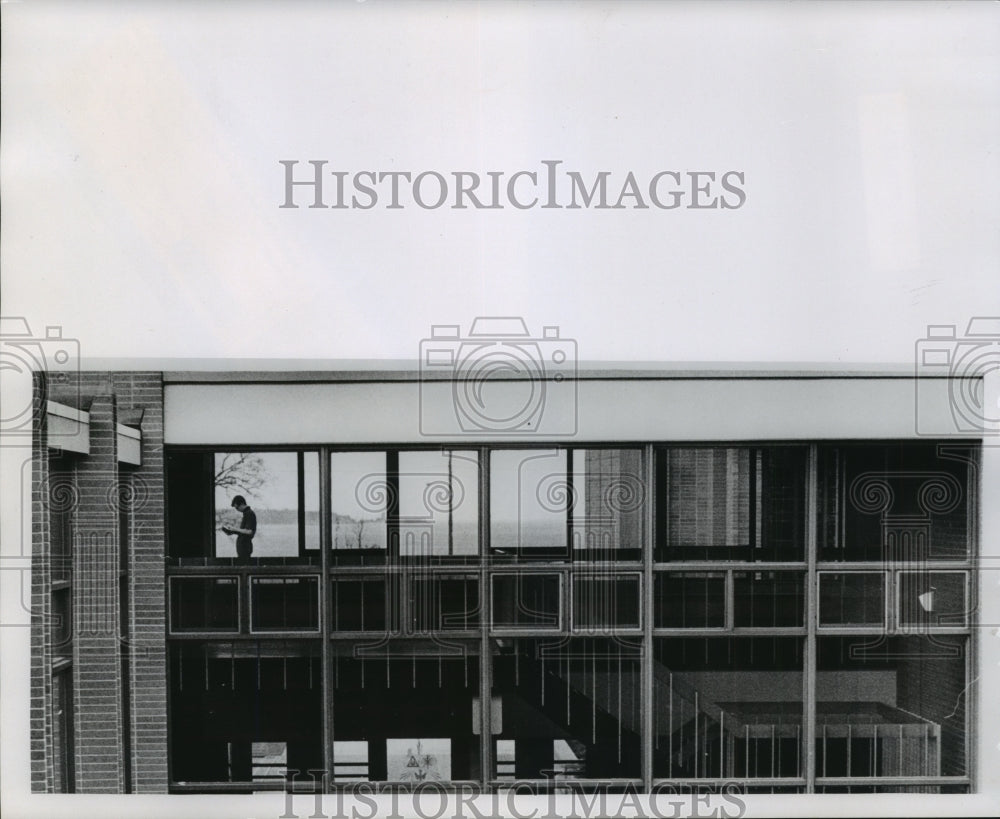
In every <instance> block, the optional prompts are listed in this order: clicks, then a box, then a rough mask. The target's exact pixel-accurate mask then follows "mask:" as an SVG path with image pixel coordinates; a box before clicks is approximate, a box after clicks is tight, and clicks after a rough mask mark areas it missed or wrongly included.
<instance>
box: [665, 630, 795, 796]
mask: <svg viewBox="0 0 1000 819" xmlns="http://www.w3.org/2000/svg"><path fill="white" fill-rule="evenodd" d="M802 674H803V653H802V640H801V639H799V638H794V637H710V638H701V639H699V638H690V637H685V638H673V637H670V638H656V639H654V641H653V709H654V718H653V725H654V743H653V775H654V776H656V777H662V778H685V779H686V778H694V777H716V778H717V777H726V778H729V777H738V778H741V779H743V778H769V779H770V778H774V777H795V776H802V775H804V767H803V754H802Z"/></svg>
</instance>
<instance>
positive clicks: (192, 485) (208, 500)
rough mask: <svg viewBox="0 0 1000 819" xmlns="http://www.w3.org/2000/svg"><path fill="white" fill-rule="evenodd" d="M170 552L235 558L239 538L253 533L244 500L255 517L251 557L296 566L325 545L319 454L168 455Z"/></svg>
mask: <svg viewBox="0 0 1000 819" xmlns="http://www.w3.org/2000/svg"><path fill="white" fill-rule="evenodd" d="M166 489H167V498H168V504H167V549H168V553H169V555H170V556H171V557H172V558H179V559H184V560H187V561H189V562H190V561H192V560H193V559H196V560H198V561H199V562H202V563H204V562H209V561H210V559H211V558H225V559H230V560H232V559H235V558H236V557H237V554H238V553H237V548H236V541H237V536H236V535H228V534H226V533H225V532H223V531H222V529H223V527H226V528H246V527H243V526H242V525H241V524H242V523H243V513H241V512H238V511H237V510H236V509H235V508H233V506H232V501H233V499H234V498H235V497H236V496H237V495H241V496H242V497H243V498H244V500H245V501H246V504H247V506H248V507H249V508H250V510H251V511H252V512H253V515H254V520H255V521H256V531H255V533H254V535H253V537H252V551H251V555H250V556H251V558H252V559H253V560H255V561H257V560H260V559H263V560H265V561H267V560H279V561H288V562H295V561H297V560H303V559H306V558H307V556H308V555H309V553H310V552H315V550H317V549H318V548H319V454H318V453H317V452H253V451H246V452H205V451H185V450H172V451H168V452H167V454H166Z"/></svg>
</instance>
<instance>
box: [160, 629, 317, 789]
mask: <svg viewBox="0 0 1000 819" xmlns="http://www.w3.org/2000/svg"><path fill="white" fill-rule="evenodd" d="M321 665H322V663H321V662H320V651H319V645H318V644H317V643H316V642H313V641H303V640H300V641H296V642H292V641H284V642H271V641H263V640H261V641H250V642H234V643H218V642H197V643H194V642H190V641H185V642H182V643H178V644H175V645H173V646H172V647H171V649H170V730H171V747H172V753H171V761H172V767H173V777H174V780H175V781H179V782H185V781H186V782H244V783H247V784H248V788H247V790H248V791H249V790H250V783H252V782H253V781H255V780H261V779H262V778H263V777H268V776H274V775H279V774H280V772H281V771H282V770H284V771H286V772H287V773H288V775H293V774H295V775H297V781H298V782H302V781H305V780H308V778H309V773H308V772H309V771H314V770H317V769H321V768H322V767H323V737H322V724H323V720H322V695H321V692H322V687H323V686H322V681H321V676H320V669H321Z"/></svg>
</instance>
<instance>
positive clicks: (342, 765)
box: [31, 371, 983, 793]
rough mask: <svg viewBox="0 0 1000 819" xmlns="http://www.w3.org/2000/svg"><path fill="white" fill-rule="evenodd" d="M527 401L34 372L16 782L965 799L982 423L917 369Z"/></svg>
mask: <svg viewBox="0 0 1000 819" xmlns="http://www.w3.org/2000/svg"><path fill="white" fill-rule="evenodd" d="M542 386H544V385H542ZM566 386H567V385H566V384H565V383H562V384H561V387H563V388H565V387H566ZM925 386H927V385H925ZM929 386H930V387H934V389H932V390H930V393H929V392H928V389H923V387H922V389H923V396H924V398H928V396H930V398H929V399H928V403H926V405H925V404H918V405H917V407H916V408H917V412H918V415H919V413H920V412H924V413H925V415H924V418H923V422H924V423H925V424H929V425H930V426H931V427H933V426H934V424H937V423H938V422H939V421H940V420H941V418H942V417H943V415H942V413H944V412H945V411H946V410H947V395H948V392H947V388H948V382H947V379H939V380H937V381H936V382H935V383H934V384H931V385H929ZM499 389H500V390H501V392H504V391H506V394H507V395H508V397H510V398H511V400H512V401H513V404H512V405H518V406H525V407H528V406H529V403H530V402H529V403H525V402H524V401H523V400H522V398H519V397H518V396H522V397H523V396H524V395H529V396H530V395H536V392H537V390H538V389H539V384H537V383H527V384H526V383H524V382H519V381H517V380H516V379H513V380H511V381H509V382H505V383H503V384H501V385H500V386H499ZM518 390H521V392H517V391H518ZM524 390H527V392H524ZM533 390H534V391H536V392H532V391H533ZM935 390H936V392H935ZM916 392H917V393H919V392H920V391H916ZM931 393H934V394H933V395H931ZM541 395H542V400H541V401H540V402H536V404H537V405H534V408H533V409H530V411H529V412H528V415H529V416H530V417H531V418H532V419H534V420H535V421H538V423H536V424H534V425H533V424H531V423H527V424H526V423H525V422H524V419H523V418H522V419H520V420H518V421H517V424H516V425H515V426H511V427H509V428H505V427H504V425H503V423H501V422H500V421H498V420H497V418H496V417H491V418H488V419H486V421H483V419H479V420H480V421H481V422H482V423H479V425H478V426H477V425H476V424H471V425H470V424H467V423H465V422H466V421H469V420H470V418H469V415H468V413H469V411H470V410H469V406H473V408H474V406H475V405H468V404H466V403H464V402H465V401H466V399H465V398H463V397H462V396H461V395H460V394H459V393H458V391H457V390H456V389H455V384H454V383H453V382H451V381H448V380H446V379H440V380H435V381H430V382H428V381H426V380H421V379H420V378H419V377H418V375H417V374H416V373H414V372H408V371H393V372H381V373H371V372H360V371H358V372H338V373H332V372H331V373H316V372H311V373H190V372H184V373H182V372H176V373H162V372H88V373H83V374H81V376H80V378H79V380H72V381H69V382H64V383H61V384H58V385H56V384H46V383H45V382H44V381H40V382H39V389H38V390H37V395H36V417H37V424H36V430H35V435H34V439H33V472H32V476H33V477H32V502H33V517H32V527H33V544H32V549H33V551H32V561H33V572H32V587H31V589H32V598H33V599H32V667H31V686H32V698H31V744H32V745H31V766H32V767H31V772H32V786H33V790H35V791H39V792H53V791H54V792H59V791H63V792H65V791H75V792H99V793H121V792H135V793H141V792H145V793H166V792H171V793H190V792H198V793H212V792H253V791H261V790H284V789H291V788H294V789H296V790H302V789H310V788H315V789H318V790H322V791H324V792H330V791H332V790H336V789H338V788H348V787H350V786H351V785H352V784H353V783H357V782H371V783H386V784H389V785H392V786H394V787H400V788H407V787H413V786H415V785H417V784H419V783H420V782H425V781H433V782H439V783H443V784H450V785H453V786H459V785H467V786H469V787H472V788H475V789H479V790H482V791H495V790H502V789H505V788H512V787H515V786H517V787H523V786H525V785H526V784H527V785H530V787H532V788H537V789H538V790H540V791H544V790H546V789H553V788H556V789H566V788H581V789H608V790H612V791H613V790H622V789H627V788H632V789H634V790H636V791H637V792H643V791H649V790H650V789H652V788H654V787H657V786H662V785H681V784H688V785H690V784H697V785H700V786H704V787H706V788H720V789H721V788H722V787H723V786H725V785H728V784H733V783H736V784H737V785H738V787H739V788H740V789H741V790H743V791H744V792H746V793H830V792H860V793H872V792H918V793H924V792H929V793H970V792H975V789H976V775H977V771H976V756H977V754H976V747H977V746H976V744H977V741H978V737H977V733H976V730H975V727H976V702H975V688H974V686H973V685H972V683H973V681H974V680H975V679H976V677H977V671H976V648H977V645H976V628H977V625H978V619H977V618H978V614H977V612H978V609H979V606H978V588H979V582H978V581H979V577H978V572H977V568H978V562H977V561H978V556H979V553H980V546H979V541H980V529H981V526H980V493H981V489H982V487H981V467H982V458H983V448H982V441H981V440H979V439H977V438H976V437H975V436H974V435H959V434H941V435H940V436H934V435H926V436H925V435H923V434H918V432H920V423H919V422H920V421H921V419H920V418H919V417H918V419H917V420H918V424H917V426H916V427H915V425H914V407H915V404H914V395H915V390H914V383H913V380H912V379H911V378H902V377H889V376H872V375H869V376H867V377H855V378H847V377H833V376H822V377H819V376H817V375H815V374H809V375H794V374H757V375H756V376H754V377H746V375H745V374H744V375H743V376H739V377H737V376H734V375H722V374H717V375H711V374H698V375H695V376H693V375H691V374H676V373H675V374H665V373H635V372H633V373H607V372H605V373H593V374H589V375H587V376H585V377H580V378H579V379H575V380H574V382H573V384H572V394H569V393H564V394H563V395H561V396H553V394H552V392H550V393H544V392H543V393H542V394H541ZM567 396H568V397H567ZM942 396H945V397H944V398H942ZM532 400H534V399H532ZM519 401H520V402H521V403H520V404H518V402H519ZM546 402H548V403H546ZM858 407H863V408H864V410H863V411H862V412H859V411H858ZM463 412H464V413H466V416H465V417H464V420H463ZM545 412H549V413H551V414H550V415H548V416H544V419H543V415H542V414H543V413H545ZM934 413H937V414H936V415H934ZM505 417H510V416H505ZM442 419H444V420H442ZM472 420H475V419H472ZM543 420H544V423H542V421H543ZM487 421H488V423H487ZM237 495H242V496H243V497H245V498H246V500H247V502H248V504H249V506H250V507H251V508H252V509H253V510H254V512H255V516H256V522H257V524H256V532H255V535H254V538H253V540H254V547H253V552H252V554H251V556H250V557H249V558H247V559H241V558H239V557H238V556H237V552H236V549H235V545H234V538H233V537H232V536H231V535H228V534H226V533H225V532H224V531H222V529H223V528H225V527H227V526H228V527H232V526H239V525H240V516H239V515H238V514H237V513H236V512H235V511H234V510H233V509H232V508H231V501H232V499H233V498H234V497H235V496H237Z"/></svg>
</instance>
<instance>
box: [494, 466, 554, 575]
mask: <svg viewBox="0 0 1000 819" xmlns="http://www.w3.org/2000/svg"><path fill="white" fill-rule="evenodd" d="M566 466H567V456H566V452H565V451H564V450H538V449H525V450H494V451H493V452H492V453H491V455H490V533H491V545H492V548H493V551H494V553H495V554H500V555H503V554H508V555H514V554H520V555H522V556H526V557H527V556H531V557H565V556H566V535H567V528H568V524H569V518H568V516H569V509H570V501H571V498H572V490H571V488H570V486H569V483H568V477H567V471H566Z"/></svg>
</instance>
